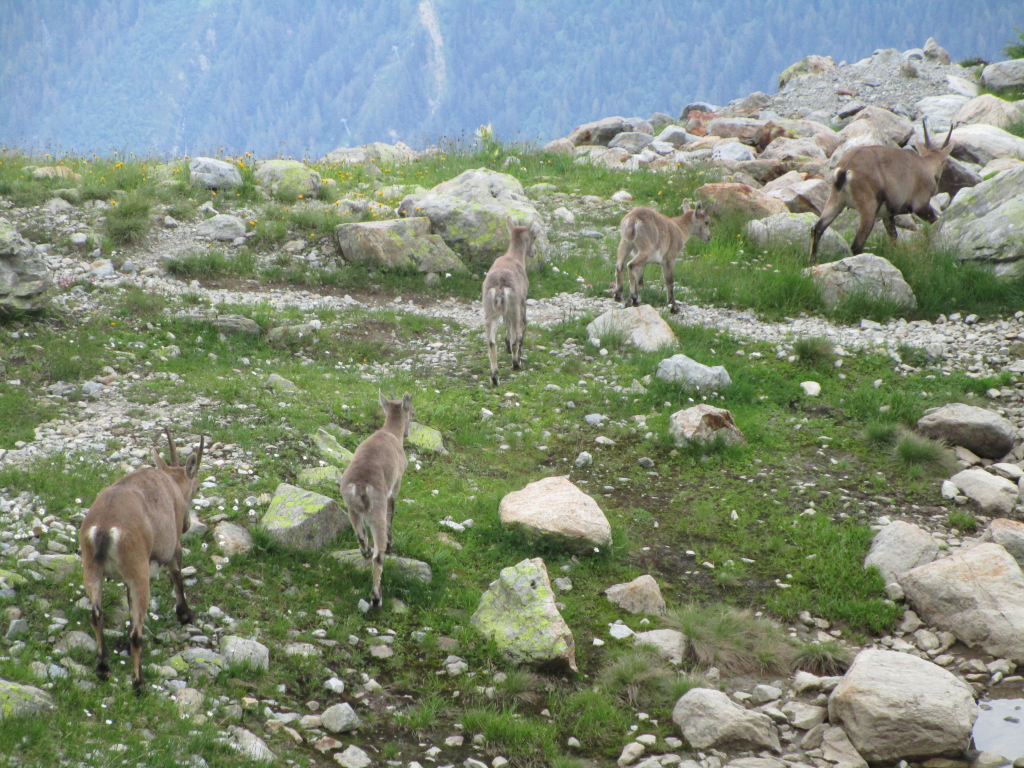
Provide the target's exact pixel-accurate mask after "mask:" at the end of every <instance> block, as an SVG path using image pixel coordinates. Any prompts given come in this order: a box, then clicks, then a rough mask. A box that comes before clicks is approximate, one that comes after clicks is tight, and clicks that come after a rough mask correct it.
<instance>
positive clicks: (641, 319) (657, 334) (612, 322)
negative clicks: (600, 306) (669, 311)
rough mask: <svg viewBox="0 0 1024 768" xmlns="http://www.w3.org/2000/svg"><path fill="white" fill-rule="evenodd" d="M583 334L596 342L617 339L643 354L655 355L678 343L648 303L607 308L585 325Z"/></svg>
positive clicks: (670, 330) (667, 325) (667, 326)
mask: <svg viewBox="0 0 1024 768" xmlns="http://www.w3.org/2000/svg"><path fill="white" fill-rule="evenodd" d="M587 334H588V335H589V337H590V338H591V339H598V340H600V339H601V337H602V336H621V337H622V338H623V339H624V340H625V341H626V343H628V344H630V345H632V346H634V347H637V348H639V349H641V350H643V351H644V352H656V351H658V350H659V349H662V348H665V347H674V346H676V344H677V343H678V342H677V340H676V335H675V333H674V332H673V331H672V328H671V327H670V326H669V324H668V323H666V322H665V321H664V320H663V319H662V317H661V315H659V314H658V312H657V310H656V309H654V307H652V306H651V305H650V304H643V305H641V306H639V307H628V308H626V309H610V310H608V311H607V312H605V313H604V314H603V315H601V316H600V317H598V318H597V319H596V320H594V322H592V323H590V325H588V326H587Z"/></svg>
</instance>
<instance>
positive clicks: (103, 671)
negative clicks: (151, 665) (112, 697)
mask: <svg viewBox="0 0 1024 768" xmlns="http://www.w3.org/2000/svg"><path fill="white" fill-rule="evenodd" d="M84 581H85V595H86V597H88V598H89V603H90V607H91V609H92V611H91V613H90V616H89V620H90V623H91V624H92V631H93V634H94V635H95V636H96V675H97V676H98V677H99V678H100V680H106V679H107V678H108V677H109V676H110V661H109V660H108V657H107V644H106V642H105V641H104V638H103V607H102V606H103V570H102V568H100V567H98V566H97V565H96V564H95V563H94V562H93V563H86V566H85V580H84Z"/></svg>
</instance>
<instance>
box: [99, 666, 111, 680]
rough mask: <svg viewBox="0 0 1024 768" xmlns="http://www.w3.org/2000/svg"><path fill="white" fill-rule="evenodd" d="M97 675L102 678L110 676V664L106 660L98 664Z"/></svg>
mask: <svg viewBox="0 0 1024 768" xmlns="http://www.w3.org/2000/svg"><path fill="white" fill-rule="evenodd" d="M96 677H98V678H99V679H100V680H106V679H107V678H109V677H110V666H109V665H108V664H106V663H105V662H101V663H100V664H97V665H96Z"/></svg>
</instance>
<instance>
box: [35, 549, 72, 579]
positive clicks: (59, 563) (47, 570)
mask: <svg viewBox="0 0 1024 768" xmlns="http://www.w3.org/2000/svg"><path fill="white" fill-rule="evenodd" d="M81 565H82V558H81V557H79V556H78V555H40V556H39V557H37V558H36V559H35V560H33V561H32V567H33V568H34V569H35V570H37V571H39V572H40V573H42V574H43V575H44V576H49V577H50V578H51V579H53V580H54V581H60V582H64V581H67V580H68V579H69V578H71V576H72V574H74V573H75V571H77V570H78V569H79V568H80V567H81Z"/></svg>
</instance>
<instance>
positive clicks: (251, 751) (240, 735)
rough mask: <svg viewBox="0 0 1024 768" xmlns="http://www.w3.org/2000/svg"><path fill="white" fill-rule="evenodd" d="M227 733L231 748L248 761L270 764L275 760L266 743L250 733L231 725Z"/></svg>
mask: <svg viewBox="0 0 1024 768" xmlns="http://www.w3.org/2000/svg"><path fill="white" fill-rule="evenodd" d="M228 732H229V733H230V734H231V741H230V742H229V743H230V744H231V746H232V747H234V748H235V749H236V750H237V751H238V752H240V753H242V755H244V756H245V757H247V758H249V759H250V760H252V761H254V762H257V763H272V762H275V761H276V760H277V755H275V754H274V753H273V752H271V751H270V747H268V746H267V743H266V742H265V741H264V740H263V739H261V738H260V737H259V736H257V735H256V734H255V733H253V732H252V731H247V730H246V729H245V728H239V727H238V726H234V725H233V726H231V727H230V728H228Z"/></svg>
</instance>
